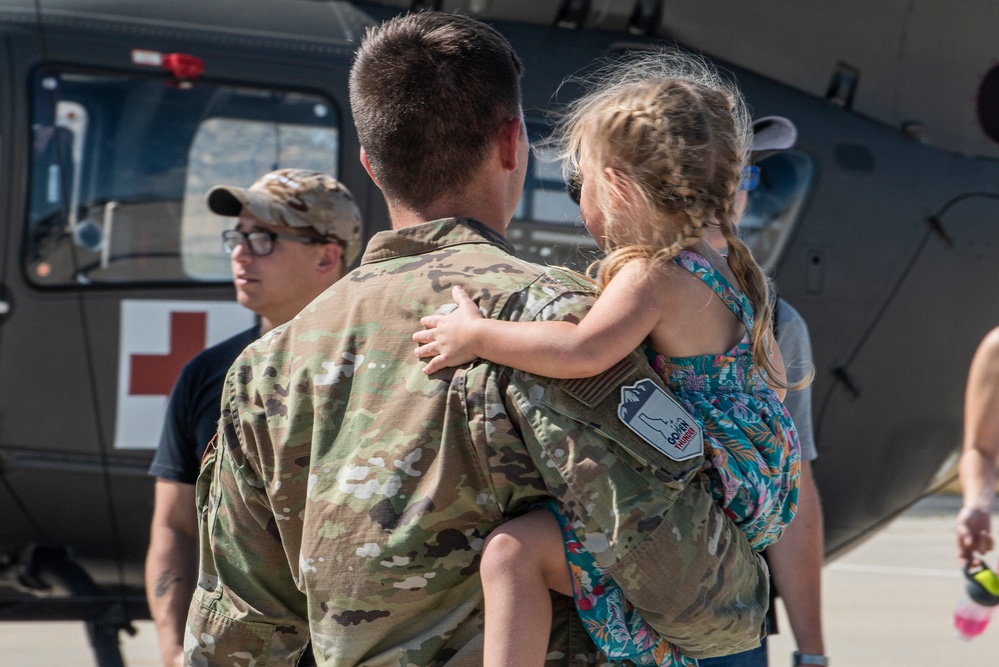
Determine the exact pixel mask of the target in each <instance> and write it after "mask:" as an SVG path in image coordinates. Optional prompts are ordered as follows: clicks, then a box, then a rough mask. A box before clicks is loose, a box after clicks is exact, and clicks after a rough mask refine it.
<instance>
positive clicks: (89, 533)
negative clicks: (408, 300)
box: [0, 66, 340, 561]
mask: <svg viewBox="0 0 999 667" xmlns="http://www.w3.org/2000/svg"><path fill="white" fill-rule="evenodd" d="M30 90H31V98H30V101H29V103H28V105H27V106H28V113H27V116H28V117H30V127H24V128H22V131H23V132H24V133H25V135H27V134H28V133H29V132H30V142H28V144H29V145H28V146H27V149H28V150H27V151H26V153H27V155H26V156H25V160H24V164H23V167H22V169H23V170H24V172H26V173H27V174H28V178H27V179H24V180H25V181H27V184H28V187H27V188H26V189H27V192H26V195H27V197H26V206H25V207H24V210H23V212H22V213H21V214H20V215H17V216H13V217H12V218H11V219H10V220H11V222H10V224H11V225H13V226H15V230H16V232H17V233H15V234H8V236H7V237H6V239H7V242H6V243H5V245H6V246H8V252H13V253H16V254H15V255H13V256H14V257H16V259H17V264H13V263H12V264H11V266H12V267H13V266H19V268H20V271H18V272H12V271H9V272H8V281H9V282H8V288H9V289H11V290H12V292H13V294H12V299H13V301H14V304H15V307H14V309H13V311H12V312H11V313H10V315H9V316H8V317H7V319H6V321H4V323H3V325H2V328H3V334H4V347H3V348H2V350H0V377H3V378H4V390H3V394H2V404H0V436H2V440H0V454H2V455H3V457H4V458H5V459H6V462H7V465H8V468H9V469H10V470H14V471H16V474H11V475H10V476H9V479H10V480H11V484H12V487H11V488H13V489H14V490H15V491H16V494H17V495H18V497H19V504H21V505H23V506H25V507H29V508H31V511H32V512H33V513H34V514H36V521H35V523H36V524H37V525H38V526H41V527H44V526H49V525H60V526H62V527H64V528H65V529H64V528H60V531H62V532H61V533H60V536H61V537H62V538H63V539H64V540H66V541H68V542H69V543H71V544H73V545H74V548H76V550H77V552H78V553H79V554H80V555H81V556H86V555H87V554H88V553H105V552H107V541H108V540H109V538H110V537H111V536H110V535H109V534H108V532H107V531H105V530H102V529H101V528H102V527H103V526H104V525H105V521H104V515H106V514H107V511H108V510H107V507H109V506H119V507H122V506H130V505H131V504H133V503H135V502H143V503H151V498H152V496H151V494H150V493H149V488H148V486H149V483H150V480H149V478H148V476H147V475H146V470H147V468H148V465H149V461H150V458H151V455H152V450H153V448H155V445H156V442H157V441H158V439H159V433H160V429H161V427H162V420H163V413H164V410H165V407H166V402H167V398H168V394H169V391H170V388H171V387H172V386H173V384H174V381H175V380H176V377H177V375H178V374H179V372H180V369H181V367H182V366H183V364H184V363H185V362H186V361H187V360H188V359H189V358H190V357H191V356H193V355H194V354H196V353H197V352H198V351H200V350H201V349H204V348H205V347H206V346H208V345H212V344H214V343H216V342H219V341H221V340H224V339H226V338H228V337H230V336H232V335H233V334H235V333H237V332H239V331H242V330H244V329H246V328H247V327H249V326H250V325H251V324H252V323H253V320H254V316H253V314H252V313H250V312H249V311H247V310H245V309H243V308H241V307H240V306H238V305H237V304H236V303H235V302H234V299H233V290H232V283H231V281H232V277H231V273H230V269H229V257H228V255H227V254H226V253H225V252H224V250H223V249H222V245H221V238H220V235H221V232H222V231H223V230H224V229H226V228H227V227H229V226H231V225H232V220H231V219H227V218H219V217H217V216H214V215H211V214H210V213H209V212H208V211H207V209H206V207H205V204H204V196H205V192H206V191H207V190H208V188H209V187H210V186H212V185H215V184H219V183H226V184H232V185H238V186H248V185H250V184H251V183H252V182H253V181H254V180H256V178H257V177H259V175H260V174H262V173H266V172H267V171H270V170H272V169H275V168H280V167H292V166H294V167H301V168H306V169H315V170H317V171H323V172H326V173H331V174H333V175H336V174H337V167H338V160H339V155H340V146H339V143H340V129H339V123H340V120H339V118H340V116H339V113H338V111H337V107H336V106H335V105H334V104H333V103H332V102H331V101H330V100H329V99H327V98H326V97H324V96H323V95H320V94H317V93H311V92H310V93H304V92H293V91H288V90H271V89H267V88H265V87H262V86H257V87H253V86H235V85H223V84H214V83H211V82H207V81H202V80H199V81H197V82H196V83H190V82H178V81H176V80H174V79H170V78H165V77H162V76H155V75H153V76H142V75H138V74H135V73H123V72H112V71H94V70H93V69H83V68H79V69H77V68H64V67H56V66H42V67H40V68H37V69H36V70H35V71H34V72H32V74H31V77H30ZM2 113H3V112H2V111H0V114H2ZM0 148H2V147H0ZM11 246H13V250H11ZM11 273H14V275H16V276H17V278H16V280H14V281H13V282H12V283H11V282H10V280H11V278H10V276H11ZM109 479H113V480H114V483H113V484H110V483H109V482H108V480H109ZM105 484H107V485H108V487H107V492H108V493H109V494H111V495H112V496H114V497H115V498H116V499H117V500H116V502H115V503H113V504H107V503H105V504H103V505H101V504H97V505H94V504H93V499H94V498H95V497H97V496H98V495H99V493H95V487H97V488H104V485H105ZM53 486H57V487H58V488H59V489H60V494H59V497H62V498H78V499H79V502H77V503H71V504H69V505H68V506H67V505H66V504H65V503H53V502H51V501H50V500H49V498H50V497H51V490H50V489H51V488H52V487H53ZM85 500H86V501H87V502H84V501H85ZM88 503H89V504H88ZM56 505H59V506H56ZM126 514H128V518H129V519H130V520H133V521H134V522H136V523H141V522H142V521H145V522H146V526H145V527H142V528H141V531H142V533H145V532H146V531H147V530H148V515H147V514H144V513H142V512H127V513H126ZM49 515H51V516H49ZM95 516H96V517H98V518H99V520H98V521H95V520H94V518H95ZM119 519H122V517H119ZM98 524H99V525H98ZM130 531H131V528H128V529H125V532H126V533H128V534H132V533H131V532H130ZM67 532H68V533H71V534H72V535H70V538H68V539H67V538H66V535H65V533H67ZM43 537H44V536H43ZM6 539H7V537H6V535H4V529H2V528H0V542H2V541H5V540H6ZM34 539H35V540H40V539H43V538H34ZM0 546H2V545H0ZM127 547H128V548H129V549H132V548H134V549H135V551H136V552H137V553H136V554H130V556H135V558H134V560H137V561H138V560H140V558H141V553H140V552H141V550H142V549H143V548H144V545H143V544H139V543H136V544H135V545H132V544H131V543H129V545H127Z"/></svg>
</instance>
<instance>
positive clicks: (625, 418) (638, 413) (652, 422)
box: [617, 378, 704, 461]
mask: <svg viewBox="0 0 999 667" xmlns="http://www.w3.org/2000/svg"><path fill="white" fill-rule="evenodd" d="M617 416H618V418H620V420H621V421H622V422H624V424H625V426H627V427H628V428H630V429H631V430H632V431H634V432H635V433H637V434H638V436H639V437H641V438H642V440H645V441H646V442H647V443H649V444H650V445H652V446H653V447H655V448H656V449H658V450H659V451H660V452H662V453H663V454H664V455H665V456H667V457H669V458H671V459H673V460H674V461H686V460H687V459H692V458H694V457H695V456H699V455H700V454H702V453H703V451H704V436H703V434H702V433H701V426H700V424H698V423H697V422H696V421H695V420H694V418H693V417H691V416H690V414H689V413H688V412H687V411H686V410H684V409H683V406H681V405H680V404H679V403H678V402H677V400H676V399H675V398H673V397H672V396H670V395H669V394H668V393H667V392H665V391H664V390H663V389H662V387H659V386H658V385H657V384H656V383H655V382H653V381H652V380H649V379H648V378H643V379H641V380H639V381H638V382H636V383H635V384H633V385H631V386H625V387H621V402H620V403H619V404H618V406H617Z"/></svg>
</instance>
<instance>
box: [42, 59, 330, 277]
mask: <svg viewBox="0 0 999 667" xmlns="http://www.w3.org/2000/svg"><path fill="white" fill-rule="evenodd" d="M33 93H34V98H33V119H32V122H33V124H32V130H33V138H34V150H33V159H32V167H31V210H30V215H29V219H28V221H27V224H28V230H27V235H26V241H25V247H24V262H25V270H26V273H27V275H28V276H29V278H30V279H31V280H32V281H33V282H34V283H35V284H37V285H41V286H66V285H81V284H82V285H90V284H93V285H101V284H103V285H110V284H125V285H127V284H139V283H152V282H167V283H177V282H205V281H228V280H229V279H230V278H231V275H230V273H229V268H228V257H227V256H226V255H225V253H224V252H223V250H222V247H221V242H220V241H219V234H220V232H221V230H222V229H224V228H225V227H226V226H228V225H231V223H232V221H231V220H226V219H222V218H218V217H216V216H212V215H211V214H209V213H208V211H207V210H206V209H205V204H204V195H205V192H206V191H207V190H208V189H209V188H210V187H211V186H213V185H216V184H221V183H224V184H227V185H243V186H246V185H249V184H250V183H252V182H253V181H254V180H256V178H257V177H259V176H260V175H261V174H263V173H266V172H267V171H271V170H272V169H277V168H281V167H300V168H306V169H316V170H318V171H324V172H326V173H330V174H333V175H336V167H337V157H338V155H339V118H338V114H337V113H336V111H335V108H334V107H333V106H332V104H331V103H330V102H329V101H328V100H326V99H324V98H322V97H319V96H317V95H313V94H302V93H293V92H286V91H272V90H261V89H253V88H243V87H234V86H223V85H214V84H211V83H206V82H201V81H199V82H197V83H195V84H193V85H188V84H178V83H177V82H174V81H168V80H164V79H158V78H144V77H138V76H130V75H123V74H92V73H76V72H65V71H58V70H54V69H50V68H47V69H44V70H41V71H39V72H38V73H37V74H36V76H35V79H34V86H33Z"/></svg>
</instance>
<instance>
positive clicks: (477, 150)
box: [350, 12, 523, 208]
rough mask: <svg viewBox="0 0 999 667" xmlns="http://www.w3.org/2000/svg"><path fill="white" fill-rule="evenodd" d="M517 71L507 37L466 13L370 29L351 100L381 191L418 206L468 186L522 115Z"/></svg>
mask: <svg viewBox="0 0 999 667" xmlns="http://www.w3.org/2000/svg"><path fill="white" fill-rule="evenodd" d="M522 74H523V65H522V64H521V62H520V59H519V58H518V57H517V54H516V53H514V50H513V47H512V46H511V45H510V43H509V42H508V41H507V40H506V38H505V37H503V36H502V35H501V34H500V33H499V32H497V31H496V30H495V29H493V28H491V27H490V26H488V25H486V24H484V23H482V22H480V21H476V20H475V19H472V18H469V17H467V16H461V15H458V14H446V13H442V12H420V13H417V14H408V15H406V16H401V17H397V18H394V19H391V20H389V21H387V22H385V23H383V24H382V25H380V26H378V27H375V28H370V29H369V30H368V32H367V34H366V35H365V37H364V40H363V42H362V43H361V47H360V49H359V50H358V52H357V56H356V58H355V60H354V65H353V67H352V68H351V72H350V105H351V110H352V112H353V115H354V123H355V125H356V126H357V133H358V136H359V137H360V140H361V145H362V146H363V147H364V149H365V151H366V153H367V155H368V160H369V162H370V164H371V168H372V171H373V172H374V173H375V176H376V177H377V178H378V181H379V183H380V185H381V187H382V191H383V192H384V194H385V196H386V197H387V198H388V199H390V200H395V201H399V202H400V203H403V204H405V205H407V206H411V207H414V208H420V207H423V206H426V205H427V204H429V203H430V202H432V201H434V200H435V199H437V198H438V197H440V196H441V195H442V194H444V193H445V192H448V191H460V189H461V188H462V187H464V186H465V185H467V184H468V182H469V180H470V178H471V177H472V175H473V174H474V173H475V172H476V170H477V169H478V168H479V167H480V166H481V165H482V164H483V161H484V159H485V157H486V154H487V151H488V149H489V147H490V145H491V144H492V141H493V140H494V139H495V137H496V132H497V131H498V130H499V128H500V126H501V125H502V124H503V123H504V122H505V121H507V120H510V119H512V118H516V117H518V116H519V115H520V77H521V75H522Z"/></svg>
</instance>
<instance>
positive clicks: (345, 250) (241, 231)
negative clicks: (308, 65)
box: [146, 169, 361, 667]
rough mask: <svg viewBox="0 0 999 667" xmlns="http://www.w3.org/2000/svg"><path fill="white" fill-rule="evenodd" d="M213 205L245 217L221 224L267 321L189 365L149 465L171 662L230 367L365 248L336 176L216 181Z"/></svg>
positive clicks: (156, 569)
mask: <svg viewBox="0 0 999 667" xmlns="http://www.w3.org/2000/svg"><path fill="white" fill-rule="evenodd" d="M208 207H209V208H210V209H211V210H212V211H213V212H214V213H217V214H218V215H222V216H226V217H233V218H238V220H237V223H236V226H235V228H234V229H230V230H226V231H225V232H223V234H222V242H223V246H224V247H225V249H226V251H227V252H228V253H229V255H230V258H231V262H232V273H233V282H234V284H235V287H236V299H237V300H238V301H239V303H240V304H242V305H243V306H245V307H246V308H248V309H250V310H252V311H253V312H254V313H256V314H257V315H258V316H259V317H260V323H259V325H258V326H254V327H251V328H250V329H248V330H246V331H244V332H242V333H239V334H237V335H235V336H233V337H232V338H230V339H228V340H226V341H223V342H221V343H219V344H218V345H215V346H213V347H211V348H208V349H207V350H205V351H203V352H202V353H201V354H199V355H198V356H196V357H195V358H194V359H192V360H191V361H190V362H189V363H188V364H187V365H186V366H185V367H184V370H183V371H182V372H181V375H180V378H179V379H178V381H177V385H176V386H175V387H174V390H173V392H172V394H171V396H170V403H169V406H168V408H167V417H166V421H165V424H164V428H163V434H162V437H161V439H160V443H159V446H158V448H157V450H156V456H155V458H154V459H153V463H152V466H151V467H150V470H149V472H150V474H151V475H154V476H155V477H156V478H157V479H156V492H155V493H156V496H155V509H154V513H153V521H152V527H151V531H150V544H149V553H148V556H147V559H146V595H147V599H148V601H149V608H150V611H151V612H152V616H153V619H154V620H155V621H156V628H157V632H158V635H159V640H160V654H161V658H162V660H163V664H164V666H165V667H176V666H177V665H180V664H182V663H181V660H182V658H183V630H184V621H185V619H186V618H187V610H188V607H189V606H190V601H191V593H192V592H193V591H194V587H195V581H196V573H197V559H198V524H197V513H196V508H195V487H194V483H195V481H196V479H197V476H198V470H199V466H200V462H201V457H202V455H203V453H204V451H205V447H206V445H207V444H208V442H209V441H210V440H211V439H212V437H214V435H215V432H216V429H217V427H218V418H219V401H220V396H221V394H222V383H223V380H224V379H225V374H226V371H227V370H228V369H229V366H230V365H232V362H233V360H235V359H236V357H237V356H238V355H239V353H240V352H241V351H242V350H243V348H244V347H246V346H247V345H249V344H250V343H251V342H253V341H254V340H256V339H257V338H258V337H259V336H261V335H262V334H264V333H266V332H268V331H270V330H271V329H273V328H274V327H276V326H278V325H280V324H283V323H284V322H287V321H288V320H290V319H291V318H292V317H294V316H295V315H296V314H297V313H298V312H299V311H300V310H301V309H302V308H304V307H305V306H306V305H308V304H309V302H311V301H312V300H313V299H314V298H315V297H316V296H318V295H319V294H320V293H322V292H323V291H324V290H325V289H326V288H327V287H329V286H330V285H332V284H333V283H334V282H336V281H337V280H339V279H340V277H341V276H343V274H344V273H345V271H346V267H347V266H349V265H350V264H351V263H352V262H353V261H354V259H356V257H357V255H358V253H359V252H360V247H361V214H360V211H359V210H358V208H357V206H356V205H355V204H354V200H353V197H352V196H351V194H350V192H349V191H348V190H347V189H346V188H345V187H344V186H343V185H342V184H341V183H339V182H338V181H337V180H336V179H334V178H332V177H330V176H327V175H325V174H320V173H318V172H314V171H306V170H300V169H280V170H278V171H274V172H271V173H269V174H266V175H265V176H263V177H262V178H260V179H259V180H258V181H257V182H256V183H254V184H253V185H252V186H250V187H249V188H238V187H233V186H226V185H223V186H218V187H215V188H212V190H211V191H210V192H209V193H208ZM302 664H305V663H304V662H303V663H302Z"/></svg>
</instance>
